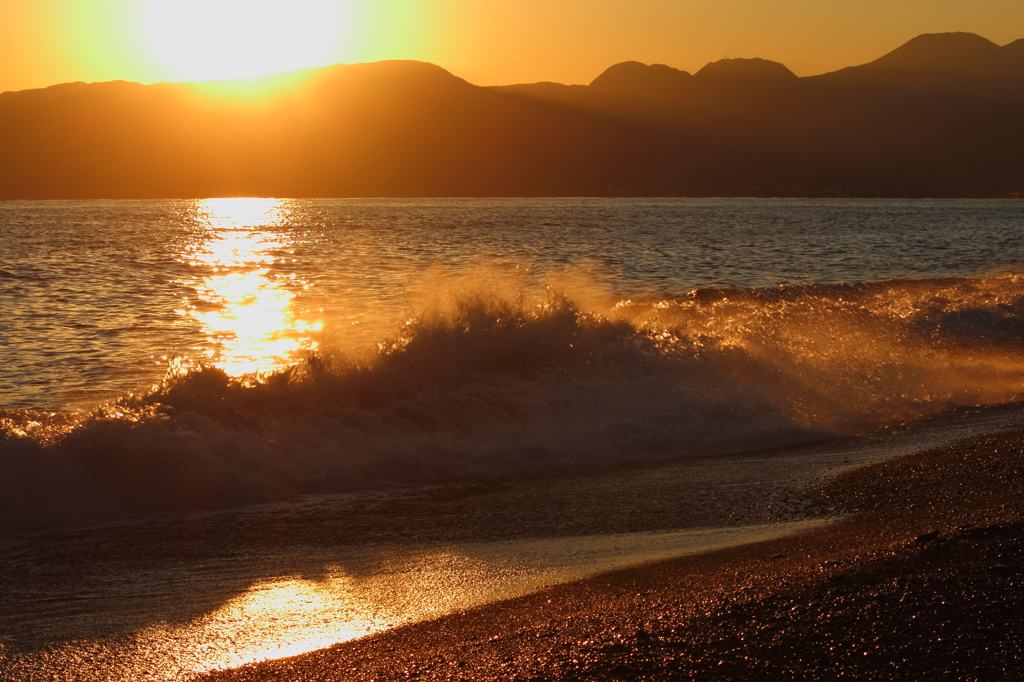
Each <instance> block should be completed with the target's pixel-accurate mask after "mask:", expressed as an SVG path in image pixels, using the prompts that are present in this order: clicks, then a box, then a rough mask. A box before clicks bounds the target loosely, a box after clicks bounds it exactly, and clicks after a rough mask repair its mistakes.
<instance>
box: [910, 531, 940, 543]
mask: <svg viewBox="0 0 1024 682" xmlns="http://www.w3.org/2000/svg"><path fill="white" fill-rule="evenodd" d="M938 539H939V531H937V530H933V531H931V532H929V533H923V534H921V535H918V536H917V537H916V538H914V542H916V543H918V544H920V543H923V542H931V541H932V540H938Z"/></svg>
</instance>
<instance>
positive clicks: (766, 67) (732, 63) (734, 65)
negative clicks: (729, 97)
mask: <svg viewBox="0 0 1024 682" xmlns="http://www.w3.org/2000/svg"><path fill="white" fill-rule="evenodd" d="M696 76H697V77H699V78H742V79H758V80H768V79H771V80H796V78H797V76H796V74H795V73H793V72H792V71H790V70H789V69H788V68H786V66H785V65H784V64H780V63H779V62H773V61H771V60H768V59H761V58H759V57H753V58H751V59H719V60H718V61H717V62H711V63H709V64H707V65H706V66H705V67H704V68H703V69H701V70H700V71H698V72H697V73H696Z"/></svg>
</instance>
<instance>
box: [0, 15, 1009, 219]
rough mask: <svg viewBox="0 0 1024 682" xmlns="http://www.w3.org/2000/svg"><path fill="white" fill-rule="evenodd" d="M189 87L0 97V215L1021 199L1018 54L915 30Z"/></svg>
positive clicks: (80, 86)
mask: <svg viewBox="0 0 1024 682" xmlns="http://www.w3.org/2000/svg"><path fill="white" fill-rule="evenodd" d="M299 75H300V76H302V77H303V78H301V79H299V80H297V82H298V83H299V84H297V85H294V86H291V87H288V88H285V89H283V90H282V91H280V92H279V93H277V94H276V95H274V96H273V97H270V98H267V99H265V100H248V99H244V98H240V99H234V100H233V99H218V98H214V97H211V96H209V94H207V93H208V92H209V90H210V87H209V86H205V87H196V86H194V85H189V84H158V85H149V86H144V85H139V84H135V83H125V82H111V83H95V84H84V83H70V84H64V85H58V86H53V87H50V88H46V89H41V90H27V91H21V92H5V93H2V94H0V198H4V199H19V198H143V197H207V196H237V195H260V196H294V197H303V196H307V197H308V196H323V197H330V196H336V197H341V196H570V195H577V196H578V195H589V196H620V195H635V196H647V195H667V196H691V195H692V196H707V195H725V196H742V195H764V196H1010V195H1015V194H1020V193H1021V192H1024V163H1021V161H1020V159H1021V158H1024V126H1021V124H1020V122H1021V121H1024V40H1018V41H1016V42H1014V43H1011V44H1009V45H1006V46H1002V47H1000V46H998V45H996V44H994V43H991V42H990V41H988V40H985V39H984V38H981V37H980V36H976V35H973V34H966V33H952V34H935V35H924V36H919V37H917V38H914V39H913V40H911V41H909V42H908V43H906V44H905V45H903V46H901V47H899V48H897V49H896V50H894V51H892V52H890V53H889V54H887V55H885V56H883V57H881V58H879V59H877V60H875V61H873V62H870V63H868V64H864V65H861V66H855V67H850V68H847V69H842V70H840V71H836V72H833V73H829V74H823V75H820V76H813V77H806V78H798V77H797V76H795V75H794V74H793V73H792V72H791V71H789V69H787V68H786V67H785V66H784V65H782V64H779V63H777V62H772V61H768V60H764V59H729V60H721V61H718V62H712V63H711V64H708V65H707V66H705V67H704V68H702V69H701V70H699V71H698V72H697V73H696V74H693V75H691V74H689V73H687V72H685V71H680V70H677V69H674V68H672V67H669V66H666V65H659V64H655V65H645V64H641V63H639V62H625V63H622V64H616V65H614V66H612V67H610V68H609V69H608V70H606V71H605V72H604V73H602V74H600V75H599V76H598V77H597V78H596V79H595V80H594V81H593V82H592V83H591V84H590V85H587V86H566V85H560V84H557V83H533V84H523V85H514V86H504V87H491V88H484V87H478V86H475V85H471V84H469V83H467V82H466V81H464V80H462V79H460V78H457V77H455V76H453V75H452V74H450V73H448V72H447V71H445V70H443V69H441V68H440V67H437V66H434V65H431V64H425V63H422V62H409V61H391V62H378V63H373V64H357V65H338V66H333V67H326V68H322V69H313V70H309V71H308V72H303V73H301V74H299Z"/></svg>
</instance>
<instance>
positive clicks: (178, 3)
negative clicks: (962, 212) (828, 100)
mask: <svg viewBox="0 0 1024 682" xmlns="http://www.w3.org/2000/svg"><path fill="white" fill-rule="evenodd" d="M943 31H970V32H973V33H978V34H980V35H983V36H985V37H986V38H989V39H990V40H993V41H995V42H996V43H999V44H1005V43H1008V42H1010V41H1012V40H1015V39H1017V38H1022V37H1024V2H1021V0H824V1H823V0H777V1H776V2H764V1H763V0H700V1H698V0H630V2H624V1H623V0H284V1H279V0H0V91H3V90H21V89H26V88H33V87H44V86H47V85H52V84H54V83H61V82H67V81H74V80H83V81H101V80H114V79H124V80H133V81H140V82H143V83H151V82H156V81H182V80H209V79H213V78H229V77H240V76H247V75H254V74H256V73H260V72H266V71H281V70H288V69H295V68H303V67H308V66H321V65H326V64H331V63H338V62H346V63H354V62H364V61H376V60H380V59H420V60H423V61H429V62H433V63H436V64H439V65H441V66H443V67H445V68H446V69H448V70H449V71H451V72H452V73H454V74H456V75H458V76H461V77H463V78H465V79H467V80H469V81H470V82H473V83H477V84H479V85H498V84H509V83H520V82H535V81H541V80H552V81H559V82H563V83H588V82H590V81H591V80H592V79H593V78H594V77H595V76H597V75H598V74H599V73H601V71H603V70H604V69H605V68H606V67H608V66H610V65H611V64H614V63H616V62H620V61H625V60H637V61H642V62H647V63H654V62H659V63H665V64H669V65H671V66H675V67H677V68H681V69H686V70H688V71H691V72H693V71H696V70H697V69H699V68H701V67H702V66H703V65H704V64H706V63H707V62H709V61H712V60H715V59H721V58H722V57H723V56H726V55H728V56H730V57H754V56H759V57H764V58H767V59H773V60H776V61H780V62H782V63H784V64H786V65H787V66H789V67H790V68H791V69H792V70H793V71H795V72H796V73H797V74H798V75H810V74H815V73H822V72H825V71H831V70H834V69H838V68H841V67H844V66H850V65H854V64H861V63H864V62H867V61H870V60H872V59H875V58H876V57H879V56H881V55H882V54H884V53H885V52H888V51H889V50H891V49H893V48H895V47H897V46H899V45H900V44H902V43H903V42H905V41H907V40H908V39H910V38H912V37H914V36H915V35H919V34H921V33H934V32H943Z"/></svg>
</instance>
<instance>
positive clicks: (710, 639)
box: [197, 431, 1024, 682]
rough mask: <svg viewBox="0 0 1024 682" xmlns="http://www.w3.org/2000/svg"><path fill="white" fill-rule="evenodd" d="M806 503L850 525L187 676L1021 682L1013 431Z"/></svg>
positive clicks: (910, 460) (895, 465) (1022, 627)
mask: <svg viewBox="0 0 1024 682" xmlns="http://www.w3.org/2000/svg"><path fill="white" fill-rule="evenodd" d="M816 499H817V501H818V502H819V503H820V504H822V505H824V506H826V507H829V508H831V509H832V510H834V511H835V512H837V513H845V514H849V516H848V517H846V518H844V519H842V520H839V521H837V522H835V523H833V524H830V525H828V526H826V527H823V528H820V529H818V530H814V531H811V532H808V533H804V534H801V535H795V536H788V537H785V538H780V539H776V540H770V541H767V542H759V543H755V544H751V545H742V546H738V547H733V548H729V549H725V550H720V551H716V552H711V553H708V554H701V555H696V556H688V557H683V558H680V559H673V560H669V561H664V562H659V563H655V564H650V565H646V566H640V567H636V568H630V569H625V570H620V571H615V572H612V573H607V574H603V575H598V576H594V577H591V578H586V579H583V580H580V581H576V582H572V583H567V584H562V585H557V586H554V587H551V588H547V589H544V590H542V591H540V592H537V593H534V594H531V595H528V596H526V597H520V598H516V599H512V600H508V601H504V602H497V603H492V604H488V605H485V606H482V607H477V608H474V609H471V610H469V611H465V612H462V613H458V614H455V615H452V616H447V617H443V618H440V619H438V620H433V621H426V622H421V623H416V624H412V625H409V626H405V627H401V628H397V629H395V630H389V631H386V632H383V633H381V634H378V635H374V636H372V637H368V638H365V639H359V640H354V641H351V642H348V643H344V644H340V645H336V646H334V647H330V648H327V649H323V650H319V651H314V652H311V653H308V654H304V655H301V656H297V657H294V658H288V659H280V660H274V661H268V662H264V663H258V664H253V665H250V666H246V667H243V668H237V669H232V670H226V671H220V672H216V673H211V674H209V675H205V676H202V677H199V678H197V679H203V680H211V681H214V680H224V681H226V680H238V681H241V680H247V681H252V682H256V681H261V680H271V679H273V680H296V681H301V680H314V679H315V680H371V679H372V680H377V681H381V682H382V681H384V680H397V679H409V678H410V677H413V678H415V679H419V680H449V679H465V680H491V679H494V680H498V679H521V680H562V679H581V678H582V679H594V680H605V679H607V680H633V679H666V678H672V679H690V678H693V679H697V678H699V679H702V680H704V679H723V680H725V679H728V680H737V679H774V678H779V679H807V680H817V679H822V680H825V679H829V680H830V679H835V678H836V677H837V676H838V675H840V673H843V674H849V675H851V676H853V677H856V678H867V677H872V678H875V679H891V678H900V679H931V678H936V679H938V678H943V679H952V678H955V679H985V680H998V679H1014V675H1016V673H1013V670H1019V669H1021V667H1022V665H1024V624H1022V623H1021V622H1020V620H1019V618H1018V617H1017V616H1016V614H1018V613H1020V611H1021V609H1024V594H1022V591H1021V590H1020V586H1021V579H1020V577H1021V576H1022V575H1024V431H1014V432H1009V433H1002V434H997V435H989V436H981V437H977V438H974V439H971V440H968V441H965V442H963V443H960V444H957V445H954V446H950V447H945V448H939V449H935V450H927V451H923V452H919V453H916V454H912V455H907V456H904V457H902V458H899V459H895V460H889V461H885V462H881V463H877V464H871V465H867V466H865V467H862V468H858V469H853V470H847V471H843V472H840V473H839V474H838V475H837V476H836V477H835V478H833V479H831V480H829V481H827V482H826V483H825V484H824V485H823V486H821V488H820V490H818V492H817V493H816ZM935 531H938V536H937V537H934V538H931V537H930V536H929V535H928V534H929V533H934V532H935ZM919 538H920V539H919Z"/></svg>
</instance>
